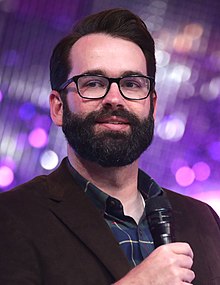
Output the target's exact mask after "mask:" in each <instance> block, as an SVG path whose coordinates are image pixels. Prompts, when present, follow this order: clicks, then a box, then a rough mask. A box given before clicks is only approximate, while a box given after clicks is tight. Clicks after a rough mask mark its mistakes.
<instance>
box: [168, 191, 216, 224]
mask: <svg viewBox="0 0 220 285" xmlns="http://www.w3.org/2000/svg"><path fill="white" fill-rule="evenodd" d="M163 190H164V191H165V193H166V194H167V196H168V199H169V201H170V203H171V205H172V208H173V210H174V212H176V213H181V216H182V217H183V218H184V219H186V218H187V217H189V218H190V219H192V218H195V219H198V220H200V221H210V222H212V221H214V222H215V223H217V224H218V227H219V228H220V219H219V217H218V215H217V213H216V212H215V211H214V210H213V209H212V207H211V206H210V205H208V204H207V203H205V202H202V201H199V200H197V199H194V198H192V197H189V196H185V195H183V194H179V193H176V192H174V191H171V190H168V189H163Z"/></svg>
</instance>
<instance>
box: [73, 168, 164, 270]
mask: <svg viewBox="0 0 220 285" xmlns="http://www.w3.org/2000/svg"><path fill="white" fill-rule="evenodd" d="M69 169H70V172H71V174H72V175H73V176H74V178H75V179H76V181H77V183H78V184H79V185H80V186H81V187H82V188H83V189H84V192H85V193H86V195H87V196H88V197H89V198H90V199H91V201H92V203H94V205H95V206H96V207H97V208H98V209H99V210H101V212H102V213H103V218H104V219H105V221H106V223H107V224H108V225H109V227H110V229H111V231H112V233H113V235H114V236H115V238H116V240H117V241H118V243H119V245H120V247H121V249H122V250H123V252H124V254H125V255H126V256H127V258H128V261H129V263H130V264H131V266H136V265H138V264H139V263H140V262H141V261H142V260H143V259H145V258H146V257H147V256H148V255H149V254H150V253H151V252H152V251H153V250H154V243H153V239H152V236H151V233H150V230H149V227H148V223H147V219H146V213H145V211H144V213H143V215H142V217H141V219H140V221H139V223H138V224H136V222H135V221H134V219H133V218H131V217H129V216H125V215H124V212H123V206H122V204H121V202H120V201H119V200H118V199H116V198H114V197H111V196H109V195H107V194H106V193H104V192H103V191H101V190H100V189H99V188H97V187H96V186H95V185H94V184H92V183H91V182H89V181H88V180H86V179H85V178H84V177H82V176H81V175H80V174H79V173H78V172H77V171H76V170H75V169H74V168H73V167H72V166H71V165H70V163H69ZM138 190H139V191H140V193H141V194H142V197H143V198H144V200H146V199H148V198H152V197H155V196H158V195H162V194H163V190H162V189H161V188H160V187H159V186H158V185H157V183H156V182H155V181H154V180H153V179H152V178H151V177H150V176H148V175H147V174H146V173H144V172H143V171H142V170H140V169H139V172H138Z"/></svg>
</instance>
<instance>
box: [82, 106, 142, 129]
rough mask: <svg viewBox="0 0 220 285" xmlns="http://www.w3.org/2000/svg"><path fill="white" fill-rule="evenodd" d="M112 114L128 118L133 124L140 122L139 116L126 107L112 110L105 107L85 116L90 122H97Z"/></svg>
mask: <svg viewBox="0 0 220 285" xmlns="http://www.w3.org/2000/svg"><path fill="white" fill-rule="evenodd" d="M112 116H116V117H120V118H123V119H126V120H127V121H128V123H129V124H130V125H131V126H133V125H137V124H140V120H139V118H138V117H137V116H136V115H135V114H133V113H131V112H129V111H127V110H125V109H117V110H110V109H104V108H103V109H101V110H98V111H92V112H91V113H89V114H88V115H87V116H86V117H85V121H86V122H87V123H89V124H95V123H96V122H97V121H98V120H103V119H105V118H109V117H112Z"/></svg>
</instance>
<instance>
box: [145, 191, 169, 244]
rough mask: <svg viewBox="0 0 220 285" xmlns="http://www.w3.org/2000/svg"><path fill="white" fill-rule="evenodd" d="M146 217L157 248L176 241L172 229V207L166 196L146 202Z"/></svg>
mask: <svg viewBox="0 0 220 285" xmlns="http://www.w3.org/2000/svg"><path fill="white" fill-rule="evenodd" d="M146 215H147V220H148V224H149V228H150V232H151V234H152V237H153V241H154V245H155V248H157V247H158V246H160V245H163V244H168V243H171V242H173V241H174V238H173V235H172V229H171V223H172V206H171V204H170V202H169V201H168V199H167V198H166V197H164V195H162V196H157V197H154V198H150V199H148V200H147V201H146Z"/></svg>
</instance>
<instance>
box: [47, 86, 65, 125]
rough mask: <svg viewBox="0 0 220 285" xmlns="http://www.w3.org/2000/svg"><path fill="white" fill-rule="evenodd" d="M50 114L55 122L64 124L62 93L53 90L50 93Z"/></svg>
mask: <svg viewBox="0 0 220 285" xmlns="http://www.w3.org/2000/svg"><path fill="white" fill-rule="evenodd" d="M49 102H50V116H51V119H52V120H53V122H54V124H55V125H57V126H62V124H63V102H62V99H61V97H60V93H59V92H57V91H56V90H52V91H51V93H50V99H49Z"/></svg>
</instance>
